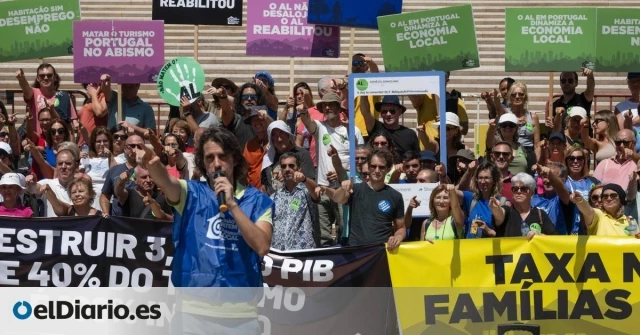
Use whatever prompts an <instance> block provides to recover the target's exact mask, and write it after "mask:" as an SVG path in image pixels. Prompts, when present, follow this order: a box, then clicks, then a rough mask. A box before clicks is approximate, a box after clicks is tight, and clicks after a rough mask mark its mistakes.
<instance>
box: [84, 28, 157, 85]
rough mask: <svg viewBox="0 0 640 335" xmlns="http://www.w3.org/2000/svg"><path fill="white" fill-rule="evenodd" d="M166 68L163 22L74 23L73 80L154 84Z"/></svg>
mask: <svg viewBox="0 0 640 335" xmlns="http://www.w3.org/2000/svg"><path fill="white" fill-rule="evenodd" d="M163 65H164V22H163V21H74V23H73V80H74V82H76V83H95V82H100V76H101V75H102V74H109V75H110V76H111V81H112V82H113V83H118V84H137V83H155V82H156V79H157V77H158V73H159V72H160V69H161V68H162V66H163Z"/></svg>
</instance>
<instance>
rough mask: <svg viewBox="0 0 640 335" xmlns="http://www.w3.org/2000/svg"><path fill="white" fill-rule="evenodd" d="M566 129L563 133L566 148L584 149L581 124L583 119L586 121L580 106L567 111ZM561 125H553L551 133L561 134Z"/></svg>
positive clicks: (584, 111)
mask: <svg viewBox="0 0 640 335" xmlns="http://www.w3.org/2000/svg"><path fill="white" fill-rule="evenodd" d="M567 114H568V118H567V129H566V130H565V131H564V136H565V138H566V140H567V145H568V146H581V147H584V141H583V140H582V124H581V121H582V120H583V119H587V111H586V110H585V109H584V108H582V107H580V106H573V107H569V110H567ZM587 122H588V121H587ZM561 126H562V125H561V124H560V123H558V124H557V125H556V124H555V123H554V126H553V131H554V132H556V131H558V132H561V131H562V127H561Z"/></svg>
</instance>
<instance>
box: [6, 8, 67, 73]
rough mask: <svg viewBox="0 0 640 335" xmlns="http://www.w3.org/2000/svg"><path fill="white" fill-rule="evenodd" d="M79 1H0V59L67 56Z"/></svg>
mask: <svg viewBox="0 0 640 335" xmlns="http://www.w3.org/2000/svg"><path fill="white" fill-rule="evenodd" d="M75 20H80V2H79V0H53V1H52V0H29V1H25V0H16V1H4V2H0V36H2V42H3V43H2V45H0V62H9V61H14V60H21V59H35V58H49V57H57V56H68V55H71V54H72V53H73V21H75Z"/></svg>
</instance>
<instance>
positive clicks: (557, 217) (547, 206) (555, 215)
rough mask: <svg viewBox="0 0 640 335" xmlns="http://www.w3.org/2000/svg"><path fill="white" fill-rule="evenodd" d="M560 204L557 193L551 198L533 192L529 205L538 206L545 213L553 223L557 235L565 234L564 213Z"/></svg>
mask: <svg viewBox="0 0 640 335" xmlns="http://www.w3.org/2000/svg"><path fill="white" fill-rule="evenodd" d="M560 204H561V201H560V197H559V196H557V195H556V196H555V197H553V198H545V197H542V196H539V195H537V194H535V195H534V196H533V198H532V199H531V207H534V208H535V207H537V208H540V209H541V210H543V211H545V213H547V215H548V216H549V219H551V222H552V223H553V224H554V225H555V227H556V232H557V233H558V235H567V225H566V223H565V221H564V213H563V212H562V208H561V206H560Z"/></svg>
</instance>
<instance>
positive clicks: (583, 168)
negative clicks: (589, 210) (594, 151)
mask: <svg viewBox="0 0 640 335" xmlns="http://www.w3.org/2000/svg"><path fill="white" fill-rule="evenodd" d="M588 158H589V155H588V154H587V151H586V150H585V149H583V148H582V147H574V146H572V147H569V148H568V149H567V151H566V152H565V155H564V164H565V165H566V166H567V171H568V173H567V180H566V181H565V183H564V186H565V187H566V189H567V190H568V191H569V193H570V194H571V193H573V192H578V193H580V195H581V196H582V197H583V198H584V199H587V198H588V196H589V191H590V190H591V189H593V188H594V187H595V186H596V185H598V184H600V181H598V180H597V179H596V178H594V177H592V176H589V164H588V161H587V160H588ZM572 221H573V228H572V229H571V231H569V232H567V233H568V234H569V235H585V234H586V231H585V230H584V229H583V225H582V224H581V219H580V213H578V212H577V211H574V215H573V220H572ZM571 225H572V224H568V226H571Z"/></svg>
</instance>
